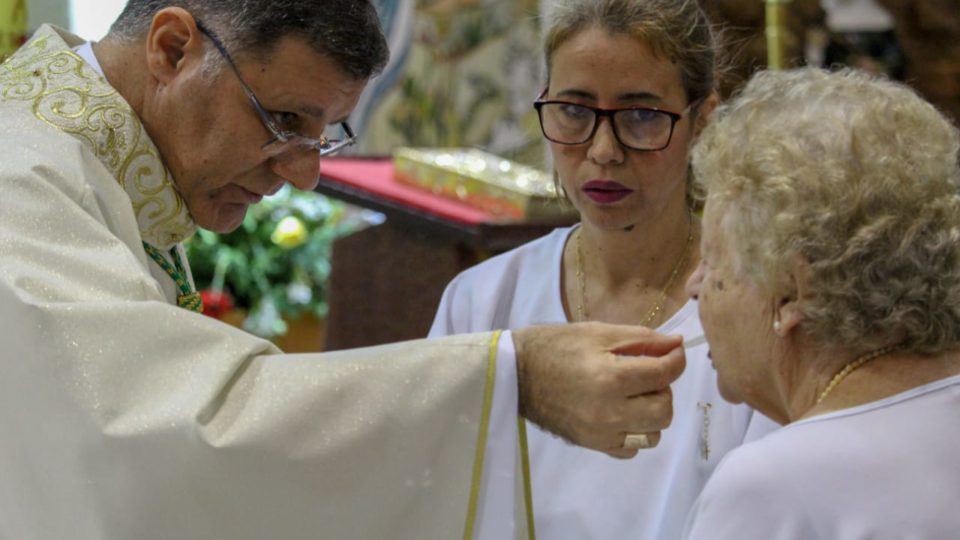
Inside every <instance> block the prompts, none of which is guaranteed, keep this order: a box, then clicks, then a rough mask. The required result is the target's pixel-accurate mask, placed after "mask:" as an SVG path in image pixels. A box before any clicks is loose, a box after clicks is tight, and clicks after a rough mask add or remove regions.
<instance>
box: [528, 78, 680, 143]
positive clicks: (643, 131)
mask: <svg viewBox="0 0 960 540" xmlns="http://www.w3.org/2000/svg"><path fill="white" fill-rule="evenodd" d="M544 94H546V91H544V93H543V94H541V97H540V98H538V99H537V100H536V101H534V102H533V107H534V108H535V109H536V110H537V114H538V115H539V117H540V130H541V131H542V132H543V136H544V137H546V138H547V140H549V141H553V142H555V143H558V144H567V145H577V144H584V143H586V142H588V141H590V140H591V139H593V136H594V135H596V133H597V128H598V127H599V125H600V118H602V117H604V116H606V117H609V118H610V125H611V126H612V127H613V135H614V137H616V138H617V142H619V143H620V144H621V145H623V146H624V147H626V148H630V149H632V150H640V151H645V152H651V151H657V150H663V149H664V148H666V147H667V146H669V145H670V139H671V138H673V128H674V127H675V126H676V125H677V122H679V121H680V119H681V118H683V117H684V116H686V115H687V113H688V112H690V109H691V108H692V107H693V106H694V105H696V103H697V102H692V103H690V104H689V105H687V108H686V109H684V110H683V111H682V112H679V113H675V112H670V111H665V110H662V109H657V108H653V107H623V108H618V109H601V108H599V107H591V106H589V105H584V104H582V103H573V102H570V101H562V100H548V99H542V97H543V95H544Z"/></svg>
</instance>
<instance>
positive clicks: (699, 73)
mask: <svg viewBox="0 0 960 540" xmlns="http://www.w3.org/2000/svg"><path fill="white" fill-rule="evenodd" d="M545 19H546V22H545V25H544V43H543V53H544V60H545V62H546V67H547V80H548V81H549V80H550V67H551V56H552V55H553V53H554V51H556V50H557V48H558V47H560V45H562V44H563V43H565V42H566V41H567V40H569V39H570V38H572V37H574V36H575V35H577V34H579V33H580V32H581V31H583V30H586V29H588V28H593V27H598V28H601V29H603V30H605V31H607V32H608V33H610V34H614V35H615V34H625V35H628V36H631V37H634V38H636V39H637V40H640V41H643V42H644V43H646V44H647V45H649V46H650V47H651V48H652V49H653V50H654V51H656V52H657V53H659V54H662V55H663V56H664V57H665V58H667V59H669V60H670V61H672V62H674V63H676V64H677V67H678V68H679V70H680V76H681V80H682V82H683V88H684V90H685V91H686V94H687V101H688V102H694V101H697V100H701V99H704V98H706V97H707V96H709V95H710V94H711V93H713V92H714V90H715V89H716V86H717V81H716V70H717V55H718V51H719V50H720V46H719V39H718V35H717V33H716V31H715V30H714V28H713V26H712V25H711V24H710V21H709V19H708V18H707V15H706V13H705V12H704V11H703V9H702V8H701V7H700V5H699V4H698V3H697V2H696V0H555V1H553V2H551V4H550V7H549V8H548V11H547V14H546V17H545Z"/></svg>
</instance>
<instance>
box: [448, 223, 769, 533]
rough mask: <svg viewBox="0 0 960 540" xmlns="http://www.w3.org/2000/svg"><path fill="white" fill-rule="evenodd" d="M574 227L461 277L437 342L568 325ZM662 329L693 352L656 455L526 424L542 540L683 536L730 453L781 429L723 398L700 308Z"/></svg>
mask: <svg viewBox="0 0 960 540" xmlns="http://www.w3.org/2000/svg"><path fill="white" fill-rule="evenodd" d="M572 230H573V229H558V230H555V231H553V232H552V233H550V234H549V235H547V236H545V237H543V238H541V239H539V240H535V241H533V242H531V243H529V244H526V245H524V246H521V247H519V248H517V249H515V250H513V251H510V252H507V253H504V254H502V255H499V256H497V257H494V258H492V259H490V260H488V261H485V262H484V263H482V264H480V265H478V266H475V267H473V268H471V269H469V270H467V271H465V272H463V273H462V274H460V275H459V276H457V277H456V278H455V279H454V280H453V281H452V282H451V283H450V285H449V286H448V287H447V290H446V291H445V292H444V295H443V299H442V300H441V303H440V309H439V311H438V313H437V317H436V320H435V321H434V323H433V328H432V329H431V333H430V335H431V336H441V335H449V334H458V333H467V332H478V331H485V330H492V329H507V328H518V327H522V326H526V325H530V324H559V323H565V322H567V320H566V315H565V313H564V310H563V304H562V300H561V283H560V271H561V261H562V257H563V246H564V244H565V243H566V240H567V238H568V237H569V234H570V232H571V231H572ZM657 330H658V331H659V332H663V333H666V334H682V335H683V336H684V340H685V341H686V342H690V343H692V344H693V346H690V347H688V348H687V350H686V354H687V368H686V371H685V372H684V373H683V375H681V376H680V378H679V379H678V380H677V381H676V382H674V383H673V385H671V389H672V391H673V396H674V401H673V407H674V416H673V423H672V424H671V426H670V427H669V428H668V429H667V430H666V431H664V432H663V436H662V439H661V440H660V444H659V445H658V446H657V447H656V448H654V449H651V450H641V451H640V453H639V454H638V455H637V456H636V457H635V458H633V459H630V460H619V459H614V458H611V457H609V456H607V455H605V454H600V453H597V452H590V451H585V450H583V449H580V448H576V447H574V446H571V445H569V444H567V443H565V442H563V441H562V440H560V439H558V438H557V437H555V436H553V435H551V434H549V433H547V432H545V431H543V430H541V429H540V428H538V427H536V426H534V425H533V424H529V423H528V424H527V434H528V451H529V458H530V469H531V480H532V491H533V510H534V523H535V526H536V527H535V529H536V533H537V536H538V537H539V538H542V539H547V540H554V539H570V540H586V539H602V540H607V539H613V538H635V539H641V540H661V539H674V538H678V537H679V535H680V534H681V531H682V529H683V524H684V520H685V518H686V515H687V512H688V511H689V509H690V508H691V506H692V505H693V503H694V501H695V500H696V497H697V495H698V494H699V493H700V490H701V489H702V488H703V486H704V484H705V483H706V481H707V479H708V478H709V476H710V474H711V473H712V472H713V470H714V468H715V467H716V466H717V463H719V461H720V459H721V458H722V457H723V456H724V454H726V453H727V452H728V451H729V450H731V449H732V448H734V447H736V446H738V445H739V444H741V443H742V442H743V441H744V440H747V439H750V438H754V437H756V436H758V435H760V434H763V433H766V432H768V431H770V430H773V429H775V427H776V425H775V424H774V423H773V422H772V421H770V420H768V419H766V418H765V417H763V416H762V415H758V414H754V413H753V412H752V410H751V409H749V408H747V407H745V406H742V405H730V404H729V403H727V402H726V401H724V400H723V398H721V397H720V394H719V393H718V390H717V385H716V374H715V372H714V371H713V369H712V367H711V364H710V360H709V359H708V358H707V357H706V354H707V350H708V349H707V346H706V343H705V342H704V341H703V339H702V337H703V329H702V328H701V326H700V320H699V318H698V316H697V306H696V303H695V302H688V303H687V304H686V305H684V306H683V307H682V308H681V309H680V311H678V312H677V313H676V314H675V315H674V316H673V317H671V318H670V320H668V321H666V322H665V323H664V324H663V325H662V326H660V328H658V329H657ZM748 431H749V433H748ZM707 445H709V450H708V449H707Z"/></svg>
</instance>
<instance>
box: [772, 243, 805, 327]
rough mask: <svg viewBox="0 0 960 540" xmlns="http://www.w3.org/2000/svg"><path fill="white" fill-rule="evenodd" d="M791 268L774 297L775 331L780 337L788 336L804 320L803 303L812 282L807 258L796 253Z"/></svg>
mask: <svg viewBox="0 0 960 540" xmlns="http://www.w3.org/2000/svg"><path fill="white" fill-rule="evenodd" d="M789 268H790V269H789V271H788V273H787V275H786V277H785V280H784V283H783V288H782V289H781V292H780V293H779V294H778V295H777V296H776V297H775V298H774V305H773V332H774V333H775V334H777V336H779V337H787V336H788V335H790V332H791V331H793V329H794V328H796V327H797V326H798V325H799V324H800V322H801V321H803V318H804V317H803V310H802V309H801V303H802V301H803V299H804V298H805V296H806V294H807V287H808V286H809V283H810V263H809V262H807V260H806V259H804V258H803V257H801V256H800V255H795V256H794V257H793V264H792V265H790V267H789Z"/></svg>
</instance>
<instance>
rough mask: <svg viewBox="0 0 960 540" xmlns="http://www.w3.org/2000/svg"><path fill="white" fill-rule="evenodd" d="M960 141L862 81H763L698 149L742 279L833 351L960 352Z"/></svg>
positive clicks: (952, 131) (822, 77)
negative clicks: (793, 300) (791, 309)
mask: <svg viewBox="0 0 960 540" xmlns="http://www.w3.org/2000/svg"><path fill="white" fill-rule="evenodd" d="M958 157H960V133H958V131H957V128H956V127H954V126H953V125H952V124H951V123H950V121H949V120H947V119H946V118H945V117H944V115H943V114H941V113H940V112H939V111H937V109H936V108H935V107H934V106H933V105H931V104H930V103H928V102H926V101H924V100H923V99H922V98H921V97H920V96H918V95H917V93H916V92H915V91H914V90H912V89H910V88H909V87H907V86H905V85H902V84H898V83H895V82H891V81H888V80H884V79H881V78H877V77H874V76H871V75H868V74H866V73H863V72H858V71H854V70H843V71H839V72H834V73H831V72H827V71H823V70H819V69H813V68H806V69H799V70H791V71H781V72H777V71H764V72H760V73H758V74H757V75H755V76H754V78H753V79H752V80H751V81H750V82H749V83H748V84H747V86H746V87H745V88H744V89H743V91H742V93H740V95H738V96H737V97H736V98H735V99H733V100H732V101H730V102H729V103H727V104H726V105H723V106H721V107H720V108H719V109H717V111H715V112H714V118H713V120H712V121H711V124H710V125H709V126H708V127H707V128H706V129H705V130H704V132H703V133H701V136H700V139H699V141H698V142H697V144H696V146H695V147H694V150H693V166H694V169H695V170H696V172H697V174H696V178H697V179H698V180H699V181H701V182H703V183H704V186H705V188H706V189H707V192H708V197H707V206H708V207H709V208H710V211H711V212H712V211H719V212H721V215H722V218H721V227H723V232H724V236H725V237H726V238H727V246H728V248H729V253H730V254H731V256H733V257H734V258H733V262H734V266H733V267H734V268H735V269H736V271H737V272H738V273H739V274H740V276H741V277H742V278H743V279H745V281H748V282H751V283H753V284H754V285H755V286H756V287H757V290H758V291H760V292H761V293H762V294H764V295H767V296H769V297H770V298H771V299H774V300H776V299H778V298H782V297H783V296H785V295H786V293H789V292H790V291H791V290H792V285H791V283H792V280H790V279H785V277H786V276H790V275H793V276H800V283H801V284H802V285H803V286H804V289H805V290H804V291H802V293H801V296H800V308H801V312H802V314H803V317H804V320H803V322H802V323H801V325H802V326H801V328H802V329H803V330H804V331H805V332H806V333H807V334H808V335H809V336H811V337H812V338H813V339H814V340H815V341H816V342H818V343H819V344H820V345H821V346H825V347H829V346H831V345H834V346H835V345H845V346H851V345H852V346H855V347H859V348H861V349H862V350H874V349H877V348H880V347H884V346H887V345H902V346H903V347H904V348H905V349H906V350H908V351H911V352H920V353H936V352H940V351H943V350H946V349H949V348H952V347H956V346H958V345H960V197H958V194H957V187H958V184H960V166H958Z"/></svg>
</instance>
